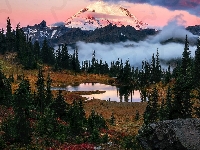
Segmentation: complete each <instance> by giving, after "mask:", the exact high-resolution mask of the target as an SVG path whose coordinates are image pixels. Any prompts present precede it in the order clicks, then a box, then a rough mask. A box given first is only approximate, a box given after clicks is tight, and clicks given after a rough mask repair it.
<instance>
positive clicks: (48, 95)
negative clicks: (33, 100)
mask: <svg viewBox="0 0 200 150" xmlns="http://www.w3.org/2000/svg"><path fill="white" fill-rule="evenodd" d="M51 83H52V80H51V77H50V74H48V76H47V81H46V94H45V95H46V100H45V103H46V106H47V107H48V106H50V105H51V103H52V102H53V94H52V92H51Z"/></svg>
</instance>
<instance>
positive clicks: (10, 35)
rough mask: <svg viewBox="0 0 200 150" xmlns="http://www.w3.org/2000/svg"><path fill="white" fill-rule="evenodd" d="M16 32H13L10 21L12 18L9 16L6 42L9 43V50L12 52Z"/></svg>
mask: <svg viewBox="0 0 200 150" xmlns="http://www.w3.org/2000/svg"><path fill="white" fill-rule="evenodd" d="M14 40H15V39H14V34H13V32H12V26H11V22H10V18H9V17H8V18H7V25H6V41H7V42H6V43H7V46H6V47H7V51H10V52H12V51H13V46H14Z"/></svg>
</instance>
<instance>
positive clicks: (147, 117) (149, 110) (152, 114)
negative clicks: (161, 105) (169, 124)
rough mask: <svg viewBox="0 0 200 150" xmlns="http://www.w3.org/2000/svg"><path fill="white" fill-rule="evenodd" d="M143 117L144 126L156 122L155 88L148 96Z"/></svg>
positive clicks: (156, 101) (156, 96)
mask: <svg viewBox="0 0 200 150" xmlns="http://www.w3.org/2000/svg"><path fill="white" fill-rule="evenodd" d="M143 117H144V124H146V125H147V124H149V123H152V122H156V121H157V120H158V91H157V89H156V87H154V88H153V91H152V94H150V95H149V96H148V102H147V107H146V110H145V112H144V115H143Z"/></svg>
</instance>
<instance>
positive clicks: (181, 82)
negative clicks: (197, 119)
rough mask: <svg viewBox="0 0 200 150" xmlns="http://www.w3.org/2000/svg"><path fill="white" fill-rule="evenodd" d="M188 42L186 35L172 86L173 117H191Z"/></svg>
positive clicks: (191, 85) (190, 78) (190, 77)
mask: <svg viewBox="0 0 200 150" xmlns="http://www.w3.org/2000/svg"><path fill="white" fill-rule="evenodd" d="M191 68H192V67H191V58H190V51H189V43H188V40H187V36H186V39H185V48H184V51H183V57H182V63H181V67H180V71H179V72H178V76H177V78H176V82H175V85H174V88H173V94H174V101H173V105H172V110H173V116H172V117H173V119H175V118H188V117H189V118H190V117H192V108H193V104H192V102H191V95H190V93H191V90H192V87H193V84H192V74H191V73H192V71H191Z"/></svg>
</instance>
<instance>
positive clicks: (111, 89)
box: [52, 83, 141, 102]
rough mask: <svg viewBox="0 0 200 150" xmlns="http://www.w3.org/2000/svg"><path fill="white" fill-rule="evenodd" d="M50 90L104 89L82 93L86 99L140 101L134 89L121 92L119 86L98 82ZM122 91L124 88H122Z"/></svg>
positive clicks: (137, 92) (138, 94)
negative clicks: (95, 92) (87, 93)
mask: <svg viewBox="0 0 200 150" xmlns="http://www.w3.org/2000/svg"><path fill="white" fill-rule="evenodd" d="M52 90H66V91H96V90H99V91H106V92H105V93H101V94H91V95H82V96H83V97H86V98H87V99H88V100H90V99H93V98H95V99H101V100H110V101H117V102H140V101H141V99H140V92H139V91H138V90H135V91H134V92H126V91H125V93H126V94H125V93H122V92H120V91H122V90H120V89H119V88H117V87H116V86H111V85H105V84H100V83H82V84H80V85H78V86H67V87H66V88H52ZM123 91H124V90H123Z"/></svg>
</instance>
